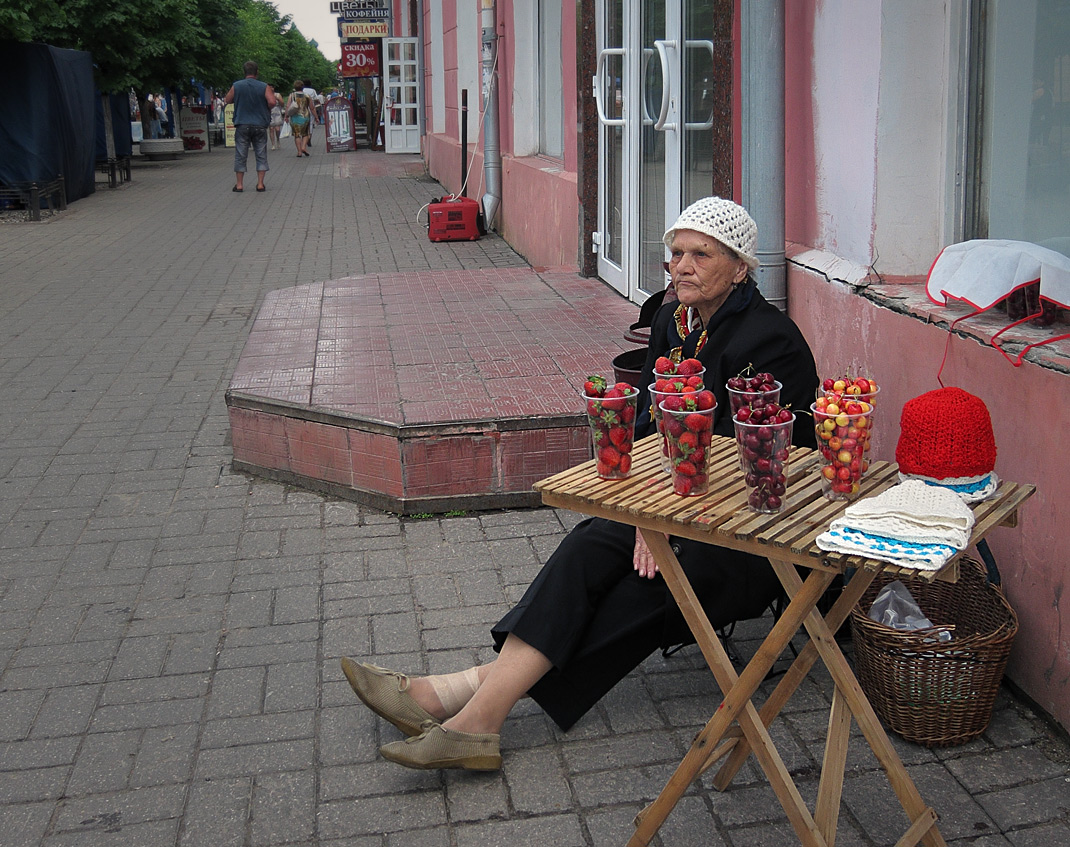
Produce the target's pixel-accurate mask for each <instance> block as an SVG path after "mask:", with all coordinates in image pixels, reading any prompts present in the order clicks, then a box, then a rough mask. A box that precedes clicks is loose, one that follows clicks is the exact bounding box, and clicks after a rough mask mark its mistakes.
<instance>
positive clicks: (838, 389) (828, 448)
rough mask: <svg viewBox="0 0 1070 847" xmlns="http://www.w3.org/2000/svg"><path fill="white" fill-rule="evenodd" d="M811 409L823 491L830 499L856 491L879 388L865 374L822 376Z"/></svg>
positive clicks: (864, 465) (866, 456) (866, 455)
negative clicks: (821, 462) (855, 376)
mask: <svg viewBox="0 0 1070 847" xmlns="http://www.w3.org/2000/svg"><path fill="white" fill-rule="evenodd" d="M821 389H822V391H823V392H824V393H822V394H819V395H818V398H817V400H816V401H815V402H814V405H813V407H812V408H811V411H812V412H813V414H814V431H815V432H816V433H817V444H818V449H819V450H820V451H821V455H822V457H823V458H824V460H825V466H824V467H823V468H822V469H821V475H822V477H823V478H824V480H825V484H826V486H827V491H826V494H827V496H829V497H832V498H834V499H843V498H849V497H851V496H853V495H855V494H857V493H858V490H859V483H860V481H861V479H862V476H863V475H864V474H865V472H866V470H867V469H868V468H869V447H870V438H871V435H872V429H873V401H874V400H875V399H876V396H877V393H878V392H879V391H880V388H879V387H878V385H877V383H876V382H874V381H873V380H872V379H868V378H866V377H857V378H854V379H852V378H851V377H849V376H845V377H839V378H830V379H826V380H824V381H823V382H822V383H821Z"/></svg>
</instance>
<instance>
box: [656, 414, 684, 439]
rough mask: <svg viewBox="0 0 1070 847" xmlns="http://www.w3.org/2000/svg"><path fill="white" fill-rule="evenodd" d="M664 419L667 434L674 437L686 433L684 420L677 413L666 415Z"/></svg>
mask: <svg viewBox="0 0 1070 847" xmlns="http://www.w3.org/2000/svg"><path fill="white" fill-rule="evenodd" d="M662 420H664V421H665V432H666V434H667V435H670V436H672V437H673V438H679V437H680V436H681V435H683V434H684V431H685V427H684V424H683V421H681V420H680V419H679V418H678V417H676V416H675V415H666V416H665V417H664V418H662Z"/></svg>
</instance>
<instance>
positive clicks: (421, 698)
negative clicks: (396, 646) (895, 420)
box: [342, 197, 818, 770]
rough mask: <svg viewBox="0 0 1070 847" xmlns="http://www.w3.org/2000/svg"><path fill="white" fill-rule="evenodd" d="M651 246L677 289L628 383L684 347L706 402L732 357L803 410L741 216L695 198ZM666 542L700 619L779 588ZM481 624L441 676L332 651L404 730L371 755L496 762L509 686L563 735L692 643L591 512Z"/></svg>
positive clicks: (406, 760)
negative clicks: (473, 645) (483, 638)
mask: <svg viewBox="0 0 1070 847" xmlns="http://www.w3.org/2000/svg"><path fill="white" fill-rule="evenodd" d="M664 241H665V244H666V246H667V247H668V248H669V250H670V251H671V258H670V260H669V272H670V273H671V275H672V282H673V285H674V287H675V289H676V294H677V297H678V298H679V300H678V301H675V302H667V303H665V304H664V305H662V306H661V308H660V309H659V310H658V311H657V312H656V313H655V316H654V320H653V325H652V327H651V333H650V346H649V350H648V352H647V359H646V365H645V367H644V369H643V379H642V380H641V383H640V384H641V385H644V386H645V385H649V384H650V382H651V381H652V374H653V371H654V362H655V360H656V359H657V358H658V357H659V356H662V355H668V356H669V357H670V358H673V359H675V360H677V361H679V359H680V358H687V357H692V356H693V357H695V358H698V359H699V360H700V361H701V362H702V363H703V364H704V365H705V366H706V373H705V376H704V380H705V382H706V385H707V386H709V387H711V388H713V390H714V392H715V393H716V395H717V408H718V411H719V412H720V410H723V409H727V408H728V398H727V396H726V394H727V392H726V389H725V382H726V381H727V380H728V379H729V378H731V377H733V376H736V375H737V374H738V373H740V372H741V371H744V370H745V369H746V368H748V367H752V368H754V369H756V370H757V371H768V372H771V373H772V374H773V375H774V376H775V377H776V378H777V379H779V380H780V381H781V382H782V383H783V385H784V388H783V390H782V392H781V398H782V402H783V403H785V404H790V405H791V406H792V407H793V408H796V409H805V408H807V407H808V405H809V403H810V402H811V400H812V399H813V396H814V390H815V389H816V387H817V382H818V380H817V372H816V369H815V367H814V359H813V355H812V354H811V352H810V349H809V347H808V346H807V344H806V341H805V340H804V339H803V337H802V334H801V333H800V332H799V330H798V328H797V327H796V326H795V324H794V323H792V321H791V320H790V319H789V318H788V317H787V316H786V315H784V314H782V313H781V312H780V311H779V310H777V309H776V308H775V307H774V306H772V305H770V304H769V303H768V301H766V300H765V298H764V297H762V295H761V294H760V293H759V292H758V289H757V285H756V284H755V282H754V280H753V279H752V278H751V276H750V272H751V271H752V270H754V269H755V268H756V267H757V266H758V260H757V259H756V258H755V255H754V252H755V244H756V241H757V227H756V226H755V224H754V221H753V220H752V219H751V217H750V215H749V214H747V212H746V211H745V210H744V209H743V208H742V207H741V206H738V205H737V204H735V203H733V202H731V201H729V200H724V199H721V198H719V197H707V198H705V199H703V200H699V201H698V202H697V203H694V204H693V205H691V206H689V207H688V208H687V209H685V210H684V212H683V213H682V214H681V215H680V217H679V219H678V220H677V221H676V223H674V224H673V225H672V227H671V228H670V229H669V230H668V231H667V232H666V233H665V236H664ZM646 404H647V397H646V394H645V392H644V394H643V395H642V396H641V397H640V407H641V408H642V406H643V405H646ZM637 427H638V428H639V432H638V433H637V435H638V434H640V433H642V434H649V433H651V432H652V431H653V427H652V425H651V423H650V416H649V411H646V412H644V413H643V414H641V415H640V416H639V418H638V421H637ZM714 430H715V431H716V432H718V433H719V434H722V435H732V434H733V429H732V422H731V420H730V417H729V416H728V415H726V414H719V415H718V417H717V419H716V422H715V424H714ZM794 440H795V442H796V443H797V444H800V445H804V446H813V445H814V433H813V428H812V427H809V426H798V427H796V428H795V434H794ZM670 541H671V543H672V546H673V550H674V552H675V553H676V555H677V557H678V558H679V560H680V564H681V565H682V567H683V569H684V572H685V573H686V574H687V577H688V579H689V580H690V581H691V585H692V586H693V588H694V589H695V592H696V594H697V595H698V598H699V600H700V601H701V603H702V606H703V608H704V609H705V611H706V614H707V616H708V617H709V619H710V622H711V623H712V624H713V626H714V627H721V626H724V625H727V624H729V623H731V622H732V621H735V620H742V619H746V618H751V617H758V616H760V615H761V614H762V613H763V612H764V610H765V609H766V607H767V606H768V605H769V603H771V602H772V601H773V600H774V599H775V598H776V597H777V595H778V594H779V592H780V584H779V582H778V580H777V579H776V576H775V574H774V573H773V571H772V568H771V567H770V566H769V563H768V562H767V561H766V560H765V559H762V558H759V557H757V556H753V555H751V554H747V553H741V552H738V551H733V550H727V549H724V548H721V547H715V546H712V545H708V544H702V543H699V542H695V541H689V540H686V539H678V538H671V539H670ZM491 634H492V636H493V639H494V645H495V649H496V650H497V651H498V656H497V658H496V659H495V660H494V661H493V662H491V663H489V664H486V665H482V666H479V667H474V668H469V669H468V670H466V671H462V672H460V673H455V674H447V675H441V676H429V677H419V678H416V677H407V676H405V675H404V674H400V673H394V672H391V671H387V670H384V669H382V668H377V667H376V666H374V665H368V664H359V663H357V662H354V661H352V660H350V659H346V658H344V659H342V669H343V671H344V673H345V675H346V678H347V679H348V680H349V683H350V685H351V686H352V687H353V690H354V691H355V692H356V693H357V695H358V696H359V697H360V699H361V700H362V701H363V702H364V703H365V705H367V706H368V707H369V708H370V709H372V711H374V712H375V713H376V714H378V715H379V716H381V717H383V718H385V719H386V720H388V721H390V722H391V723H393V724H394V725H395V726H397V727H398V728H399V729H401V731H402V732H404V733H406V734H407V735H409V736H410V737H409V738H407V739H406V740H404V741H396V742H393V743H390V744H387V745H385V746H384V747H383V748H382V751H381V752H382V754H383V756H384V757H385V758H387V759H389V760H390V761H393V762H397V763H398V764H401V765H405V766H406V767H411V768H467V769H472V770H492V769H497V768H499V767H500V766H501V755H500V752H499V732H500V730H501V728H502V725H503V724H504V723H505V719H506V717H507V716H508V714H509V711H510V710H511V709H512V707H513V706H514V705H515V704H516V702H517V701H518V700H519V699H520V698H521V697H524V696H526V695H529V696H531V697H532V698H533V699H534V700H535V702H537V703H538V704H539V705H540V706H541V707H542V708H543V710H544V711H545V712H546V713H547V714H548V715H549V716H550V717H551V718H553V720H554V721H555V722H556V723H557V724H558V726H560V727H561V728H562V729H563V730H567V729H569V728H570V727H571V726H572V725H573V724H574V723H575V722H576V721H577V720H579V719H580V717H582V716H583V715H584V714H585V713H586V712H587V711H588V710H589V709H590V708H591V707H592V706H593V705H594V704H595V703H596V702H597V701H598V700H599V699H600V698H601V697H602V696H603V695H604V694H606V692H608V691H609V690H610V689H611V688H612V687H613V686H614V685H616V683H617V682H619V681H620V680H621V679H622V678H623V677H624V676H625V675H627V674H628V673H629V672H630V671H632V670H633V669H634V668H635V667H636V666H637V665H639V663H640V662H642V661H643V660H644V659H645V658H646V657H647V656H649V655H650V654H651V653H653V652H654V650H656V649H658V648H659V647H668V646H670V645H674V644H680V643H690V642H692V641H693V640H694V639H693V637H692V635H691V633H690V631H689V629H688V627H687V624H686V622H685V621H684V619H683V616H682V615H681V613H680V610H679V608H678V607H677V605H676V603H675V601H674V600H673V597H672V595H671V593H670V592H669V589H668V587H667V586H666V584H665V582H664V580H663V579H662V578H661V576H660V574H658V572H657V566H656V564H655V563H654V560H653V558H652V556H651V554H650V551H649V550H648V549H647V546H646V544H645V543H644V542H643V538H642V535H641V534H637V533H636V531H635V529H634V527H630V526H625V525H623V524H618V523H614V522H611V521H607V520H602V519H597V518H595V519H589V520H586V521H584V522H582V523H581V524H579V525H578V526H577V527H576V528H575V529H574V530H573V531H572V532H571V533H569V535H568V536H567V537H566V538H565V539H564V541H562V543H561V545H560V546H559V547H558V548H557V550H556V551H554V553H553V554H552V555H551V556H550V558H549V560H548V561H547V563H546V565H545V566H544V567H543V568H542V570H541V571H540V572H539V574H538V576H537V577H536V578H535V580H534V582H532V584H531V586H530V587H529V588H528V590H527V591H526V592H525V594H524V596H523V598H521V600H520V602H519V603H518V604H517V605H516V607H515V608H513V609H512V610H511V611H510V612H508V613H507V614H506V615H505V617H504V618H502V619H501V621H499V622H498V624H497V625H496V626H495V627H494V628H493V629H492V631H491Z"/></svg>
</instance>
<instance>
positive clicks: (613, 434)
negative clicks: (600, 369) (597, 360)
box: [583, 375, 639, 479]
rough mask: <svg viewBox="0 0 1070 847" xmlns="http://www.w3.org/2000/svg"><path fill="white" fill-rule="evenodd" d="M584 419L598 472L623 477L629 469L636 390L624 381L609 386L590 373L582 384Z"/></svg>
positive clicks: (601, 474)
mask: <svg viewBox="0 0 1070 847" xmlns="http://www.w3.org/2000/svg"><path fill="white" fill-rule="evenodd" d="M583 393H584V395H585V396H586V398H587V421H588V423H590V425H591V436H592V438H593V439H594V454H595V459H597V469H598V475H599V476H600V477H602V478H603V479H624V478H625V477H626V476H628V473H629V472H630V471H631V469H632V455H631V454H632V441H633V439H634V437H635V404H636V401H637V400H638V399H639V392H638V391H637V390H636V388H635V387H634V386H632V385H629V384H628V383H627V382H618V383H616V384H615V385H609V384H608V383H607V382H606V379H605V377H602V376H597V375H596V376H589V377H587V381H586V382H584V384H583Z"/></svg>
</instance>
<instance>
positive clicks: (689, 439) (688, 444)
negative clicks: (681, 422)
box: [611, 432, 698, 454]
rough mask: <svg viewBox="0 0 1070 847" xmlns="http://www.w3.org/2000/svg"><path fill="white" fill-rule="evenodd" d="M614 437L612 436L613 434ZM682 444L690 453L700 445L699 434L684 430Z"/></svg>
mask: <svg viewBox="0 0 1070 847" xmlns="http://www.w3.org/2000/svg"><path fill="white" fill-rule="evenodd" d="M611 437H612V436H611ZM680 446H681V447H682V448H685V451H686V452H687V453H688V454H690V453H691V452H692V451H694V450H695V449H696V448H697V447H698V436H697V435H696V434H695V433H693V432H684V433H681V434H680Z"/></svg>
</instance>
